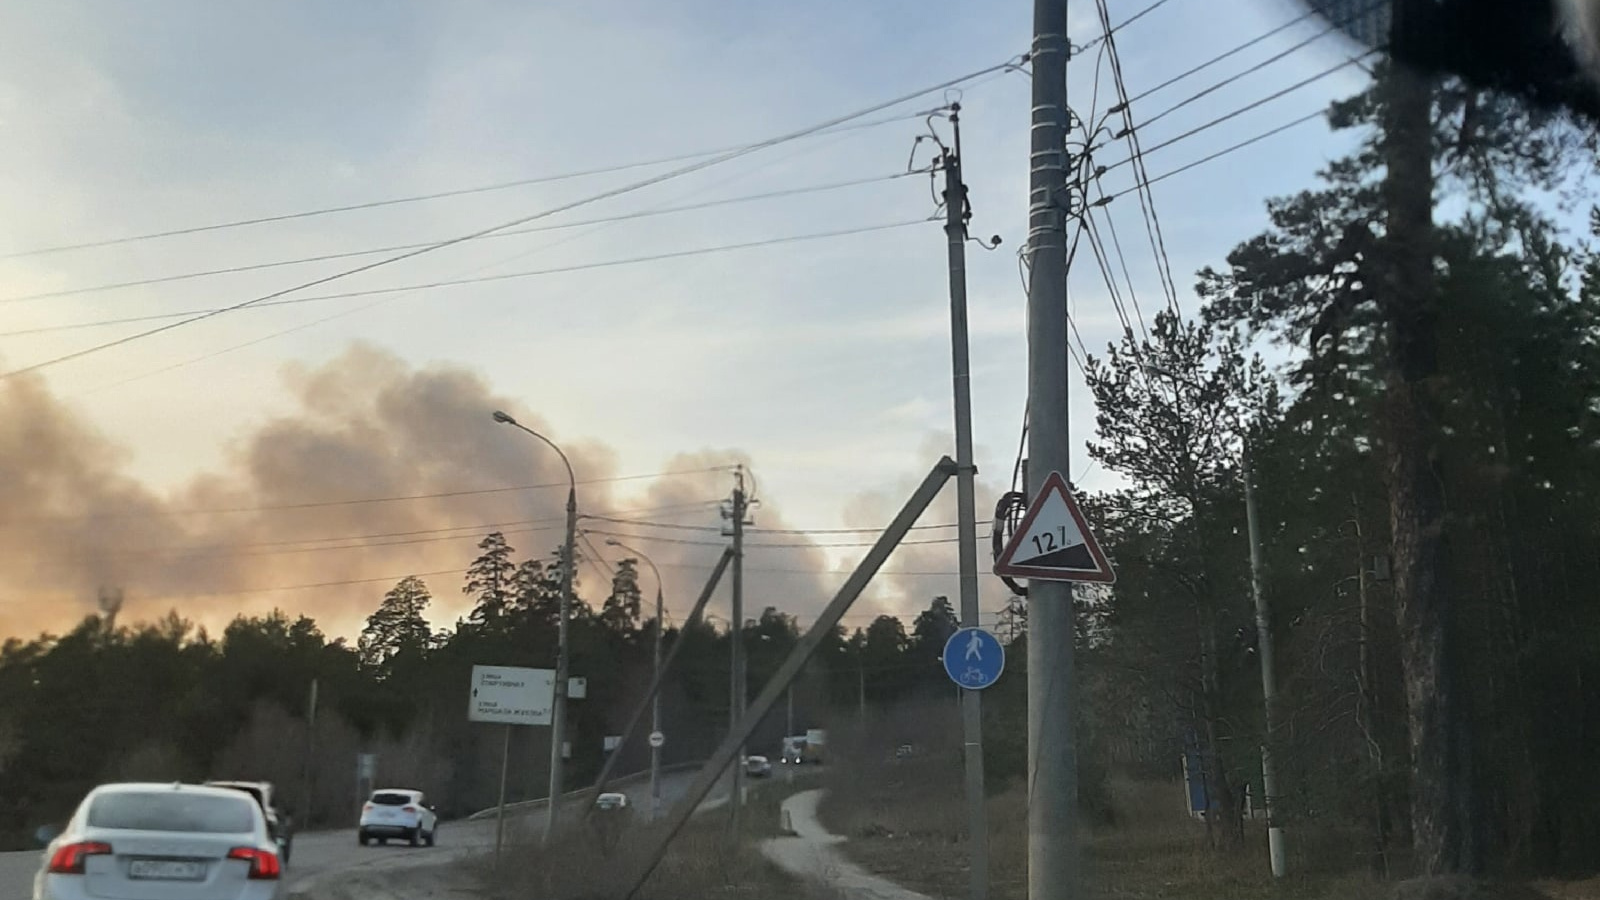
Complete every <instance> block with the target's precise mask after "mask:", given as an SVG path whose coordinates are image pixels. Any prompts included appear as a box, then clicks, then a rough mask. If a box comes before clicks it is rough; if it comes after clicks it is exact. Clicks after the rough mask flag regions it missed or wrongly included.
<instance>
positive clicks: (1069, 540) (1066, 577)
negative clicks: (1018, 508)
mask: <svg viewBox="0 0 1600 900" xmlns="http://www.w3.org/2000/svg"><path fill="white" fill-rule="evenodd" d="M994 574H996V575H1004V576H1005V577H1007V578H1037V579H1040V580H1042V581H1087V582H1093V583H1097V584H1110V583H1112V582H1113V581H1116V580H1117V576H1116V573H1115V572H1112V571H1111V563H1110V562H1108V561H1107V560H1106V555H1105V552H1104V551H1102V550H1101V549H1100V543H1099V542H1098V541H1096V540H1095V539H1094V532H1093V531H1091V530H1090V529H1089V523H1088V521H1087V520H1086V519H1084V517H1083V512H1082V511H1081V510H1079V509H1078V501H1077V500H1075V499H1073V497H1072V492H1071V491H1070V490H1068V489H1067V482H1066V480H1065V479H1063V478H1062V477H1061V473H1060V472H1051V473H1050V477H1049V478H1046V479H1045V482H1044V489H1043V490H1041V491H1040V492H1039V497H1038V499H1036V500H1034V502H1033V504H1032V505H1031V506H1029V507H1028V511H1027V512H1026V513H1024V514H1023V516H1022V523H1021V524H1020V525H1018V526H1017V533H1016V534H1014V535H1012V536H1011V543H1009V544H1007V545H1006V549H1005V550H1004V551H1002V552H1001V554H1000V558H999V559H997V560H995V563H994Z"/></svg>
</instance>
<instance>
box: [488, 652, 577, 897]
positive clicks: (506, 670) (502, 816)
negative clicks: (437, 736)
mask: <svg viewBox="0 0 1600 900" xmlns="http://www.w3.org/2000/svg"><path fill="white" fill-rule="evenodd" d="M555 677H556V673H555V672H554V671H553V670H551V669H524V668H517V667H514V666H473V667H472V695H471V697H470V698H469V700H468V703H467V721H469V722H492V723H496V724H500V725H504V726H505V738H504V745H503V748H502V749H501V751H500V799H499V801H498V802H497V804H496V807H495V823H494V867H495V870H496V871H499V868H500V848H501V847H502V846H503V845H504V844H505V835H506V773H507V771H508V770H509V768H510V766H511V729H512V727H513V726H516V725H549V724H550V723H551V721H552V720H553V711H554V709H555ZM549 802H550V803H555V802H556V798H555V797H551V798H550V800H549Z"/></svg>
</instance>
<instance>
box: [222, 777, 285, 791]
mask: <svg viewBox="0 0 1600 900" xmlns="http://www.w3.org/2000/svg"><path fill="white" fill-rule="evenodd" d="M206 784H207V785H210V786H214V787H227V788H251V789H255V790H261V789H265V788H271V787H272V782H270V781H223V780H220V779H212V780H211V781H208V782H206Z"/></svg>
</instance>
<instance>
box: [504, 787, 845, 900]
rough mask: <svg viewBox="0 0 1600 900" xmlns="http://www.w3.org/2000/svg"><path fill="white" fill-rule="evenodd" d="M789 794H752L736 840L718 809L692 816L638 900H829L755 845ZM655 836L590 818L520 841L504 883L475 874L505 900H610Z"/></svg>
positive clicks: (772, 790)
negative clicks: (552, 836) (551, 836)
mask: <svg viewBox="0 0 1600 900" xmlns="http://www.w3.org/2000/svg"><path fill="white" fill-rule="evenodd" d="M805 786H807V785H800V784H796V785H794V787H795V788H801V787H805ZM790 793H792V790H791V788H790V786H789V785H787V784H784V783H782V782H777V781H774V782H771V783H768V784H763V785H762V786H761V787H760V788H759V789H756V790H753V791H752V792H751V795H750V801H749V803H748V805H747V806H746V808H745V811H744V816H745V818H744V822H743V826H742V827H741V829H740V831H741V835H742V839H741V840H734V839H733V838H732V837H731V835H730V829H729V821H728V814H727V812H726V810H725V808H724V809H719V810H716V811H713V812H708V813H705V814H702V815H700V816H696V817H695V818H694V819H693V820H691V821H690V822H689V824H688V825H687V826H685V827H684V829H683V831H682V832H680V833H679V834H678V836H677V838H676V839H675V840H674V841H673V842H672V843H671V844H670V845H669V846H668V849H667V854H666V856H665V857H663V859H662V861H661V865H660V866H658V867H657V868H656V871H655V873H654V874H653V875H652V876H651V877H650V880H649V881H648V882H646V883H645V886H644V889H643V890H641V891H640V893H639V895H638V897H639V900H699V898H725V900H768V898H772V897H794V898H797V900H834V898H832V896H831V894H830V893H829V892H828V891H826V890H823V889H819V888H817V887H815V886H810V885H802V884H800V883H799V882H797V881H796V880H795V879H793V878H792V877H790V876H789V875H788V874H786V873H784V872H783V871H781V870H779V869H778V868H777V867H776V866H774V865H772V864H771V863H770V862H768V861H767V860H766V859H765V858H764V857H763V856H762V855H761V852H760V850H759V849H757V847H756V845H755V841H756V840H759V839H760V838H762V837H770V836H774V835H776V834H778V832H779V828H780V826H779V805H780V803H781V801H782V798H783V797H786V796H788V794H790ZM662 831H663V828H662V827H661V826H660V825H647V824H643V823H642V822H640V821H639V820H637V819H631V818H630V819H626V820H624V819H620V818H619V819H607V818H606V817H604V816H601V815H596V816H592V817H591V818H590V820H589V823H588V824H587V827H585V828H583V829H574V830H573V831H571V832H569V833H568V834H567V835H566V836H565V837H564V838H563V839H562V840H560V841H559V842H557V844H556V845H554V846H551V847H540V846H539V845H538V843H537V842H536V841H530V840H521V841H519V842H518V843H517V844H516V845H514V847H513V848H511V849H509V850H508V852H507V855H506V857H505V860H504V861H503V864H502V870H503V872H504V873H505V874H504V877H500V878H496V877H494V876H493V873H491V872H489V871H488V869H487V867H486V866H483V865H482V864H479V865H480V875H481V877H482V880H483V881H484V883H485V884H487V885H489V888H488V895H489V896H492V897H500V898H508V900H509V898H517V900H591V898H593V900H600V898H606V900H615V898H618V897H621V896H622V895H623V892H624V891H625V890H626V889H627V888H628V886H629V885H631V883H632V879H633V878H634V877H635V876H636V873H637V872H638V871H639V870H640V868H641V867H642V866H643V865H644V863H645V862H646V857H647V855H648V853H649V850H650V848H651V847H653V846H654V845H655V843H656V840H657V839H658V838H659V836H660V835H661V833H662Z"/></svg>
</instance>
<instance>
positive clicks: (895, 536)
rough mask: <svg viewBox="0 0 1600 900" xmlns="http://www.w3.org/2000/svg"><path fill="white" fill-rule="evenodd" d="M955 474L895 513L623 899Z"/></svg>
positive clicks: (710, 763) (949, 471)
mask: <svg viewBox="0 0 1600 900" xmlns="http://www.w3.org/2000/svg"><path fill="white" fill-rule="evenodd" d="M955 473H956V464H955V461H954V460H952V459H951V458H950V457H948V456H946V457H944V458H942V459H940V460H939V463H938V464H937V465H935V466H934V467H933V470H932V471H931V472H929V473H928V476H927V477H926V478H924V479H923V480H922V484H921V485H920V486H918V487H917V489H916V490H915V491H914V492H912V494H911V498H910V499H909V500H907V501H906V505H905V506H904V507H902V508H901V510H900V513H899V515H896V516H895V517H894V521H892V522H890V523H889V527H888V528H886V529H884V532H883V534H882V535H880V536H879V537H878V540H877V542H876V543H874V544H873V545H872V549H871V550H869V551H867V555H866V556H865V557H863V558H862V560H861V562H860V564H858V565H857V566H856V568H855V571H854V572H851V573H850V577H849V578H848V579H846V580H845V583H844V586H843V587H841V588H839V592H838V593H837V594H835V595H834V597H833V600H832V601H830V602H829V603H828V606H827V608H826V609H824V610H823V611H822V614H821V615H819V616H817V620H816V621H815V622H813V623H811V628H810V629H809V630H807V631H806V634H805V637H802V638H801V639H800V643H798V644H796V645H795V648H794V649H793V650H791V651H790V652H789V657H788V658H787V659H785V660H784V661H783V665H782V666H780V667H779V668H778V671H777V673H776V674H774V675H773V676H772V680H771V681H768V682H767V685H766V687H764V688H762V689H761V694H760V696H758V697H756V699H755V700H754V701H752V702H751V704H750V706H749V708H748V710H747V712H746V715H745V716H744V718H743V719H742V720H741V721H740V723H739V727H737V728H735V729H733V730H731V731H730V732H729V733H728V734H727V736H726V737H724V738H723V740H722V743H721V745H719V746H718V747H717V751H716V752H715V753H713V754H712V755H711V758H710V759H708V760H706V763H705V765H704V766H701V767H700V774H698V775H696V776H695V780H694V783H693V784H691V785H689V790H688V792H687V793H686V794H685V795H684V797H683V799H682V800H680V801H678V805H677V806H676V807H674V808H673V810H672V815H671V817H670V818H669V819H668V821H667V827H666V828H665V830H663V831H662V832H661V833H660V835H659V837H657V838H656V839H655V845H654V846H653V847H651V848H650V851H649V852H648V853H646V854H645V859H646V862H645V865H644V867H643V868H642V869H641V870H640V871H639V873H638V874H637V875H636V876H634V878H633V881H632V884H631V886H630V887H629V888H628V890H627V891H626V892H624V894H623V895H622V896H623V898H624V900H632V898H633V896H634V895H635V894H637V893H638V892H639V889H640V888H641V887H643V886H644V883H645V882H646V881H647V880H649V878H650V875H651V873H653V872H654V871H655V870H656V866H658V865H660V864H661V860H662V858H663V857H664V856H666V853H667V847H668V845H670V844H671V843H672V839H673V838H675V837H677V836H678V832H679V831H682V830H683V826H684V825H686V824H688V821H689V818H690V817H691V816H693V815H694V811H695V810H696V809H698V808H699V807H700V804H701V803H702V802H704V801H705V799H706V795H707V794H709V793H711V788H712V787H713V786H715V785H716V783H717V781H718V780H719V779H721V778H722V772H723V770H724V769H726V768H727V767H728V766H729V765H730V764H731V763H732V762H733V758H734V757H735V756H736V755H738V753H739V748H740V747H743V746H744V744H745V742H746V741H748V740H749V739H750V734H751V732H753V731H755V730H756V726H758V725H760V724H761V720H762V719H764V718H766V715H767V713H769V712H771V711H772V708H773V707H774V706H776V705H777V703H778V700H779V698H781V697H782V696H783V692H784V691H785V690H787V689H788V687H789V684H790V683H791V682H793V681H794V679H795V676H797V675H799V674H800V670H801V669H802V668H804V667H805V664H806V661H807V660H809V659H810V658H811V656H812V654H814V653H816V651H817V647H819V646H821V644H822V641H823V639H824V638H826V637H827V636H828V635H829V634H830V633H832V631H833V629H834V628H835V627H837V626H838V624H839V620H840V619H842V618H844V614H845V613H846V612H848V611H849V610H850V606H851V604H853V603H855V601H856V598H857V597H859V596H861V592H862V591H864V590H866V587H867V583H868V582H870V581H871V580H872V576H874V575H876V574H877V573H878V569H879V568H880V567H881V566H882V565H883V564H884V561H885V560H887V559H888V558H889V554H891V553H893V552H894V549H895V547H896V546H898V545H899V543H900V542H901V541H902V540H904V539H905V536H906V534H907V533H908V532H909V531H910V530H911V526H912V525H915V524H916V522H917V518H918V517H919V516H921V515H922V513H923V511H925V510H926V509H927V508H928V505H929V504H931V503H932V502H933V498H935V497H937V496H938V495H939V491H940V489H941V488H943V487H944V483H945V482H946V481H949V480H950V478H951V476H953V475H955Z"/></svg>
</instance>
